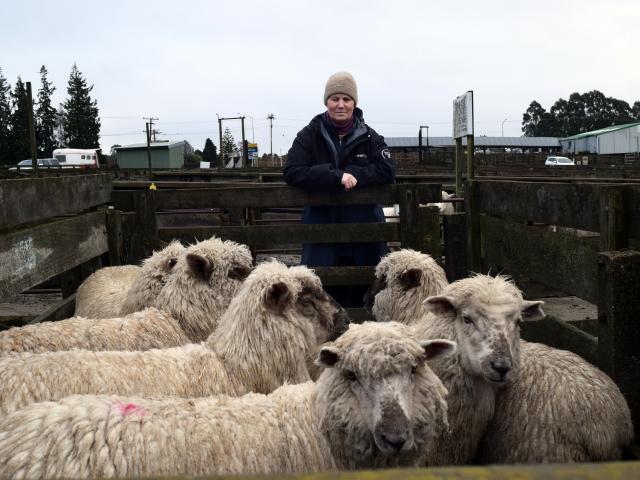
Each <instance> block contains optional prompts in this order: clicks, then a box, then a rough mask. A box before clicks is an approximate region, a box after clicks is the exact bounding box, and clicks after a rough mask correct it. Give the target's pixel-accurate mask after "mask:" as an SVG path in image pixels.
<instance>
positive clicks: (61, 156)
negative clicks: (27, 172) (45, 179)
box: [53, 148, 99, 168]
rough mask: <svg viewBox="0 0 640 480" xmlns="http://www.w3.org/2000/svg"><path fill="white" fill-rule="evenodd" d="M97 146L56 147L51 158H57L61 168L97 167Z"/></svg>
mask: <svg viewBox="0 0 640 480" xmlns="http://www.w3.org/2000/svg"><path fill="white" fill-rule="evenodd" d="M97 150H99V149H97V148H89V149H83V148H57V149H55V150H54V151H53V158H55V159H56V160H58V162H59V163H60V165H61V166H62V168H64V167H80V168H98V153H97Z"/></svg>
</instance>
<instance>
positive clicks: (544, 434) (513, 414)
mask: <svg viewBox="0 0 640 480" xmlns="http://www.w3.org/2000/svg"><path fill="white" fill-rule="evenodd" d="M520 348H521V366H520V370H519V372H518V375H517V376H516V377H515V378H514V379H513V382H512V383H511V384H509V385H507V386H506V387H505V388H504V389H503V390H502V391H501V392H500V393H499V395H498V399H497V403H496V414H495V415H494V417H493V420H492V421H491V423H490V424H489V428H488V430H487V432H486V434H485V436H484V438H483V439H482V443H481V445H480V449H479V452H478V461H479V462H480V463H573V462H613V461H618V460H621V459H622V450H623V449H624V448H625V447H629V446H631V443H632V440H633V424H632V422H631V414H630V412H629V407H628V405H627V402H626V401H625V399H624V397H623V396H622V394H621V393H620V390H619V389H618V387H617V386H616V385H615V384H614V383H613V381H612V380H611V379H610V378H609V377H608V376H607V375H606V374H604V373H603V372H602V371H600V370H599V369H597V368H596V367H594V366H592V365H591V364H589V363H588V362H586V361H585V360H583V359H582V358H580V357H579V356H577V355H575V354H573V353H571V352H567V351H564V350H558V349H554V348H551V347H549V346H547V345H542V344H539V343H529V342H525V341H523V342H522V343H521V347H520Z"/></svg>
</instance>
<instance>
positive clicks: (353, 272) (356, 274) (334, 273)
mask: <svg viewBox="0 0 640 480" xmlns="http://www.w3.org/2000/svg"><path fill="white" fill-rule="evenodd" d="M375 268H376V267H313V271H314V272H316V274H317V275H318V276H319V277H320V280H321V281H322V284H323V285H370V284H372V283H373V281H374V279H375Z"/></svg>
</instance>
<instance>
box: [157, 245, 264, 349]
mask: <svg viewBox="0 0 640 480" xmlns="http://www.w3.org/2000/svg"><path fill="white" fill-rule="evenodd" d="M252 266H253V260H252V258H251V252H249V248H248V247H247V246H245V245H241V244H239V243H235V242H232V241H229V240H226V241H223V240H220V239H219V238H215V237H212V238H210V239H208V240H204V241H202V242H199V243H196V244H194V245H191V246H189V247H187V248H185V249H184V250H183V251H182V253H181V254H180V256H179V257H178V259H177V262H176V264H175V266H174V267H173V272H172V274H171V275H170V276H169V278H168V280H167V283H166V284H165V285H164V287H163V288H162V290H160V293H159V294H158V296H157V298H156V299H155V301H154V303H153V306H154V307H156V308H159V309H160V310H165V311H166V312H168V313H169V314H170V315H171V316H172V317H174V318H175V319H176V320H178V322H179V323H180V326H181V327H182V329H183V330H184V332H185V333H186V334H187V336H188V337H189V338H190V339H191V341H192V342H202V341H204V340H206V339H207V337H208V336H209V335H210V334H211V332H213V331H214V330H215V329H216V326H217V325H218V320H220V317H221V316H222V314H223V313H224V312H225V310H226V309H227V307H228V306H229V303H230V302H231V299H232V298H233V296H234V295H235V293H236V291H237V290H238V287H240V284H241V283H242V281H243V280H244V279H245V278H247V275H248V274H249V272H250V271H251V268H252Z"/></svg>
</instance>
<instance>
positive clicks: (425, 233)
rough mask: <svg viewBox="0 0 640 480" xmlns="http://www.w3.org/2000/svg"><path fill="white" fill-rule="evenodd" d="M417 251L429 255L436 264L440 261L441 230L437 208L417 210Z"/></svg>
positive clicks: (425, 207) (420, 208)
mask: <svg viewBox="0 0 640 480" xmlns="http://www.w3.org/2000/svg"><path fill="white" fill-rule="evenodd" d="M418 235H419V237H418V240H419V250H420V251H421V252H423V253H428V254H429V255H431V256H432V257H433V258H434V259H435V260H436V261H437V262H438V263H440V262H441V260H442V229H441V228H440V210H439V209H438V207H427V206H424V207H422V206H421V207H419V208H418Z"/></svg>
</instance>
